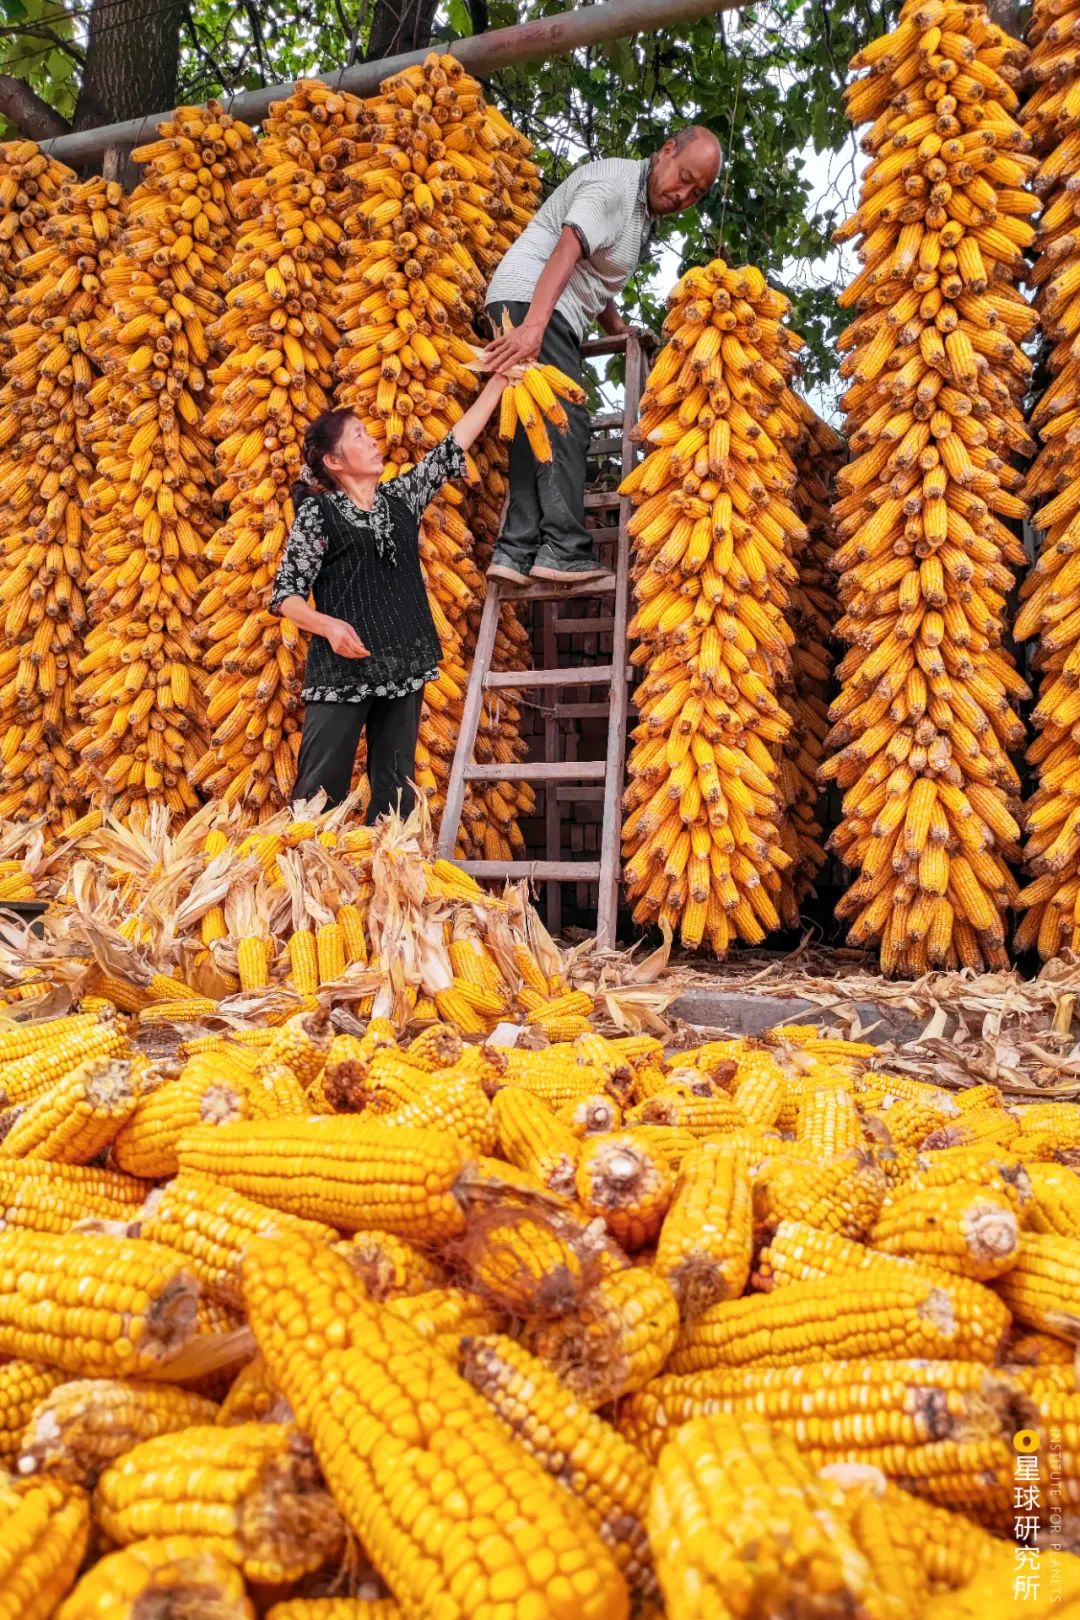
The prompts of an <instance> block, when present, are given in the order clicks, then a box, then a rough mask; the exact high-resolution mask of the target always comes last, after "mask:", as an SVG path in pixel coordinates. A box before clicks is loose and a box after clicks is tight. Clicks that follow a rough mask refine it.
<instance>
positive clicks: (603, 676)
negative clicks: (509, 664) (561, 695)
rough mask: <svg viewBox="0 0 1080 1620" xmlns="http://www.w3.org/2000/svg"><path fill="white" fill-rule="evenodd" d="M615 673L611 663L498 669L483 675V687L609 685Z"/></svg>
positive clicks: (490, 688)
mask: <svg viewBox="0 0 1080 1620" xmlns="http://www.w3.org/2000/svg"><path fill="white" fill-rule="evenodd" d="M614 673H615V670H614V667H613V666H612V665H611V664H591V665H589V666H587V667H585V666H583V667H581V668H574V669H500V670H497V671H496V672H495V673H494V674H488V675H485V676H484V689H485V691H490V690H492V689H493V688H496V689H497V688H500V687H508V686H509V687H516V686H521V687H535V686H605V685H606V686H610V684H611V680H612V677H613V675H614Z"/></svg>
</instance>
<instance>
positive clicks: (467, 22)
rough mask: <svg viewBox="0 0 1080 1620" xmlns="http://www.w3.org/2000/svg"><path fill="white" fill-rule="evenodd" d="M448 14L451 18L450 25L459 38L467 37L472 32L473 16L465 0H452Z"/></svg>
mask: <svg viewBox="0 0 1080 1620" xmlns="http://www.w3.org/2000/svg"><path fill="white" fill-rule="evenodd" d="M447 16H448V17H449V19H450V27H451V28H452V29H453V30H454V33H455V34H456V35H457V36H458V38H459V39H465V38H466V37H467V36H468V35H470V34H471V33H472V31H473V29H472V18H471V17H470V15H469V8H468V6H467V5H466V3H465V0H450V4H449V6H448V7H447Z"/></svg>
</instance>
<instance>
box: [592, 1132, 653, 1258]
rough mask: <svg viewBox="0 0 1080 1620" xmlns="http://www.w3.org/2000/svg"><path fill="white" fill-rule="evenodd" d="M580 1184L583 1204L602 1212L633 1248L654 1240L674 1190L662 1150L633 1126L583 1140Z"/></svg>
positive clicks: (596, 1213)
mask: <svg viewBox="0 0 1080 1620" xmlns="http://www.w3.org/2000/svg"><path fill="white" fill-rule="evenodd" d="M576 1185H577V1194H578V1198H579V1200H580V1202H581V1207H582V1209H584V1210H585V1212H586V1214H588V1215H590V1216H599V1217H600V1218H601V1219H602V1220H603V1222H604V1224H605V1226H606V1227H607V1229H608V1231H609V1232H610V1233H611V1235H612V1237H613V1238H614V1239H615V1241H616V1242H617V1243H619V1244H621V1245H622V1247H623V1248H624V1249H626V1250H628V1251H631V1250H634V1249H641V1248H644V1247H645V1245H646V1244H648V1243H652V1242H653V1241H654V1240H655V1238H656V1237H657V1234H658V1233H659V1231H660V1228H661V1225H662V1224H663V1220H664V1216H665V1215H666V1213H667V1210H668V1206H669V1204H670V1203H671V1196H672V1191H673V1181H672V1177H671V1172H670V1170H669V1169H668V1166H667V1163H666V1161H665V1159H664V1157H663V1155H662V1154H659V1153H656V1152H650V1151H649V1148H648V1141H647V1138H646V1136H645V1135H644V1134H641V1133H639V1134H638V1135H637V1136H633V1135H631V1133H630V1132H629V1131H618V1132H616V1133H615V1134H614V1135H613V1136H600V1137H590V1138H589V1139H588V1140H586V1141H585V1142H584V1143H583V1145H582V1149H581V1157H580V1158H579V1160H578V1166H577V1176H576Z"/></svg>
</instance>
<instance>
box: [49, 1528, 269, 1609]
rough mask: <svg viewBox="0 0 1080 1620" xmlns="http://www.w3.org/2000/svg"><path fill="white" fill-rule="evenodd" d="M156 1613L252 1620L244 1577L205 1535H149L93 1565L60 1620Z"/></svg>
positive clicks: (69, 1599)
mask: <svg viewBox="0 0 1080 1620" xmlns="http://www.w3.org/2000/svg"><path fill="white" fill-rule="evenodd" d="M155 1612H162V1613H166V1614H168V1613H174V1614H184V1613H185V1612H188V1613H191V1614H193V1615H194V1614H197V1615H199V1616H200V1617H202V1620H254V1615H255V1610H254V1609H253V1607H252V1605H251V1600H250V1599H249V1598H248V1596H247V1592H246V1588H245V1585H244V1578H243V1576H242V1575H241V1573H240V1571H239V1570H238V1569H237V1567H236V1565H235V1564H233V1563H230V1562H229V1560H228V1559H226V1558H223V1557H222V1556H221V1555H220V1553H218V1552H217V1551H216V1550H215V1549H214V1548H213V1546H212V1545H211V1544H210V1543H209V1542H208V1541H206V1540H205V1539H204V1538H203V1537H201V1536H187V1535H179V1536H148V1537H147V1538H146V1540H144V1541H136V1542H133V1543H132V1545H131V1546H130V1547H122V1548H121V1549H120V1550H119V1551H118V1552H112V1553H106V1555H105V1556H104V1557H103V1558H102V1559H100V1560H99V1562H98V1563H96V1564H94V1565H93V1567H92V1568H90V1569H89V1570H87V1572H86V1573H85V1574H84V1575H83V1576H82V1578H81V1580H79V1582H78V1583H77V1584H76V1586H75V1588H74V1590H73V1591H72V1592H71V1594H70V1596H69V1597H68V1598H66V1599H65V1601H64V1602H63V1604H61V1606H60V1608H59V1609H58V1610H57V1611H56V1620H139V1616H140V1615H145V1614H153V1613H155Z"/></svg>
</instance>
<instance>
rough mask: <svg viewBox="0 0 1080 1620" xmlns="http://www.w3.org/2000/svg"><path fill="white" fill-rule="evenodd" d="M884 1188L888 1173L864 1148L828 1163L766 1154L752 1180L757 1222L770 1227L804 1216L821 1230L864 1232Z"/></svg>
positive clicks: (855, 1235) (848, 1234)
mask: <svg viewBox="0 0 1080 1620" xmlns="http://www.w3.org/2000/svg"><path fill="white" fill-rule="evenodd" d="M796 1151H799V1150H798V1148H796ZM885 1188H886V1182H885V1177H884V1176H883V1174H882V1173H881V1171H880V1170H879V1169H878V1168H877V1166H876V1165H874V1164H873V1163H872V1162H871V1161H870V1159H869V1156H868V1155H866V1154H864V1153H848V1154H844V1155H842V1156H841V1157H840V1158H837V1159H832V1160H829V1161H828V1162H826V1163H824V1164H815V1163H810V1162H808V1161H806V1160H803V1159H801V1158H800V1159H794V1158H788V1157H787V1156H779V1157H776V1158H770V1159H766V1160H765V1161H764V1163H762V1164H759V1166H758V1169H757V1173H756V1176H755V1181H754V1223H755V1225H756V1226H757V1227H759V1228H761V1229H763V1230H765V1231H769V1230H772V1229H774V1228H775V1227H776V1226H778V1225H779V1223H780V1222H781V1221H804V1222H805V1223H806V1224H807V1225H808V1226H816V1227H820V1228H821V1230H822V1231H823V1232H836V1233H838V1234H840V1235H841V1236H844V1237H850V1238H858V1237H862V1235H863V1234H864V1233H865V1232H867V1231H869V1229H870V1228H871V1227H872V1226H873V1224H874V1221H875V1220H876V1219H877V1215H878V1211H879V1210H880V1208H881V1204H882V1200H883V1199H884V1196H885Z"/></svg>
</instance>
